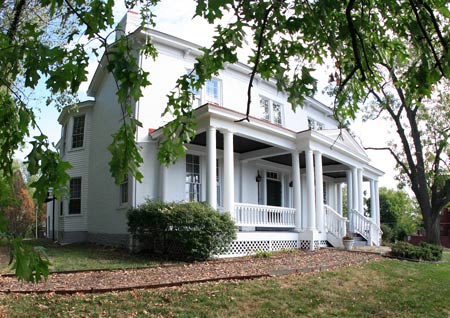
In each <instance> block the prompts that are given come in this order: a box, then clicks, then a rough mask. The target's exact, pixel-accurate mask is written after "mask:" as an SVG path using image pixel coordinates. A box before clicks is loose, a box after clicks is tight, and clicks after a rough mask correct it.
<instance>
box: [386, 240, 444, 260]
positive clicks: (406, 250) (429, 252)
mask: <svg viewBox="0 0 450 318" xmlns="http://www.w3.org/2000/svg"><path fill="white" fill-rule="evenodd" d="M391 254H392V255H394V256H398V257H403V258H410V259H417V260H425V261H439V260H441V259H442V247H440V246H436V245H433V244H428V243H425V242H422V243H420V245H419V246H416V245H412V244H410V243H407V242H398V243H396V244H394V245H393V246H392V251H391Z"/></svg>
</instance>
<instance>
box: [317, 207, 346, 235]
mask: <svg viewBox="0 0 450 318" xmlns="http://www.w3.org/2000/svg"><path fill="white" fill-rule="evenodd" d="M323 208H324V210H325V211H324V212H325V227H326V229H327V231H328V232H329V233H331V234H333V235H334V236H335V237H337V238H338V239H342V238H343V237H344V236H345V234H346V233H347V218H346V217H344V216H342V215H340V214H339V213H338V212H337V211H335V210H334V209H333V208H332V207H331V206H329V205H327V204H324V206H323Z"/></svg>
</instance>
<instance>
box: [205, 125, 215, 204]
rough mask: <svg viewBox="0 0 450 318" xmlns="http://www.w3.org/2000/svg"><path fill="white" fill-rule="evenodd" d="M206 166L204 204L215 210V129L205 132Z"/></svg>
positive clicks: (211, 128)
mask: <svg viewBox="0 0 450 318" xmlns="http://www.w3.org/2000/svg"><path fill="white" fill-rule="evenodd" d="M206 147H207V160H208V162H207V164H206V178H207V180H206V202H208V204H209V205H210V206H211V207H212V208H213V209H214V210H215V209H217V185H216V183H217V176H216V171H217V167H216V165H217V155H216V128H214V127H209V128H208V130H207V131H206Z"/></svg>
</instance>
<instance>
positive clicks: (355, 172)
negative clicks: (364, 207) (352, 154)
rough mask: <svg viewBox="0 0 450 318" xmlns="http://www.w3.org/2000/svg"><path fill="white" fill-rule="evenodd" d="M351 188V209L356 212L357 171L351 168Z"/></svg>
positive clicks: (357, 204)
mask: <svg viewBox="0 0 450 318" xmlns="http://www.w3.org/2000/svg"><path fill="white" fill-rule="evenodd" d="M352 186H353V188H352V189H353V191H352V198H353V204H352V209H355V210H358V208H359V201H358V198H359V197H358V192H359V190H358V170H357V169H356V168H355V167H353V168H352Z"/></svg>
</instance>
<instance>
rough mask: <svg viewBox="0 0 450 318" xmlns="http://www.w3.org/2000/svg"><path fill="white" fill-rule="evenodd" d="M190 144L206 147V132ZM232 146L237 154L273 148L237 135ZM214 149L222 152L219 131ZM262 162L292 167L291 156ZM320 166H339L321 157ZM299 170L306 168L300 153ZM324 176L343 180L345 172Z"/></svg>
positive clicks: (221, 138) (279, 156) (303, 156)
mask: <svg viewBox="0 0 450 318" xmlns="http://www.w3.org/2000/svg"><path fill="white" fill-rule="evenodd" d="M191 144H194V145H199V146H204V147H206V132H202V133H200V134H198V135H197V136H195V138H194V140H193V141H192V142H191ZM233 144H234V152H237V153H239V154H243V153H247V152H251V151H255V150H261V149H267V148H272V147H273V146H272V145H268V144H265V143H262V142H259V141H255V140H252V139H248V138H245V137H241V136H239V135H234V136H233ZM216 147H217V149H221V150H223V134H222V133H220V132H219V131H218V132H217V134H216ZM263 160H265V161H268V162H273V163H277V164H281V165H285V166H289V167H290V166H292V157H291V154H284V155H276V156H271V157H266V158H263ZM322 165H323V167H326V166H333V165H340V162H338V161H335V160H333V159H330V158H328V157H325V156H322ZM300 168H301V169H302V168H306V160H305V153H304V152H302V153H300ZM324 175H325V176H328V177H331V178H345V176H346V174H345V171H333V172H325V171H324Z"/></svg>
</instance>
